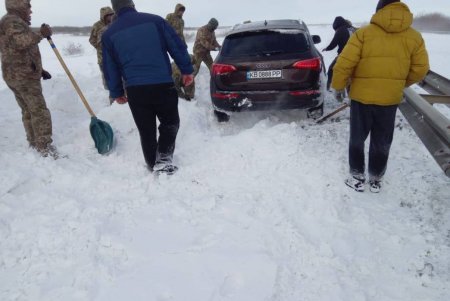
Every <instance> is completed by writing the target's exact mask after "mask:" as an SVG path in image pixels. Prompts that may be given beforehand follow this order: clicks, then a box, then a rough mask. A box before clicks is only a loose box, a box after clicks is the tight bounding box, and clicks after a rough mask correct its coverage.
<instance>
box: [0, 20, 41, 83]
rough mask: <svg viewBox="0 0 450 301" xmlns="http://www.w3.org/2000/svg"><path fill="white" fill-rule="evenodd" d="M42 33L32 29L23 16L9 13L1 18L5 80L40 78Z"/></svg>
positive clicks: (0, 38) (0, 27)
mask: <svg viewBox="0 0 450 301" xmlns="http://www.w3.org/2000/svg"><path fill="white" fill-rule="evenodd" d="M42 39H43V37H42V36H41V35H40V34H37V33H35V32H33V31H31V28H30V26H29V25H28V23H27V22H25V21H24V20H23V19H22V18H21V17H19V16H18V15H16V14H14V13H8V14H6V15H5V16H3V18H2V19H1V20H0V52H1V57H2V59H1V60H2V72H3V78H4V79H5V81H15V80H19V81H20V80H29V79H40V78H41V76H42V60H41V53H40V52H39V46H38V44H39V42H40V41H41V40H42Z"/></svg>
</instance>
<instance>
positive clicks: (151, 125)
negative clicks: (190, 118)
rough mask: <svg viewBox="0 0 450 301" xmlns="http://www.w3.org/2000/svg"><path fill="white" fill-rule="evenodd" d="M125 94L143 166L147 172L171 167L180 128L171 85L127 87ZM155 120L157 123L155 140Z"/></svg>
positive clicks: (176, 99)
mask: <svg viewBox="0 0 450 301" xmlns="http://www.w3.org/2000/svg"><path fill="white" fill-rule="evenodd" d="M127 93H128V103H129V105H130V109H131V113H132V114H133V118H134V121H135V122H136V126H137V128H138V130H139V135H140V137H141V144H142V151H143V152H144V158H145V162H146V163H147V165H148V166H149V167H150V168H153V167H154V166H155V165H156V164H170V163H172V157H173V153H174V151H175V140H176V138H177V133H178V129H179V127H180V116H179V115H178V95H177V91H176V90H175V88H174V86H173V84H160V85H143V86H134V87H128V88H127ZM156 118H158V120H159V122H160V125H159V127H158V129H159V139H157V133H156Z"/></svg>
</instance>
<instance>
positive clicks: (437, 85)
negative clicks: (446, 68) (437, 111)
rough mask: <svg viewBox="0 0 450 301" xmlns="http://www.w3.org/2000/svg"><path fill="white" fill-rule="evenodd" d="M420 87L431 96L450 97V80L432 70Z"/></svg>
mask: <svg viewBox="0 0 450 301" xmlns="http://www.w3.org/2000/svg"><path fill="white" fill-rule="evenodd" d="M419 85H420V86H421V87H422V88H423V89H424V90H426V91H427V92H429V93H430V94H434V95H447V96H450V80H449V79H447V78H445V77H443V76H442V75H439V74H437V73H436V72H434V71H431V70H430V71H429V72H428V74H427V76H426V77H425V79H424V80H423V81H422V82H421V83H420V84H419Z"/></svg>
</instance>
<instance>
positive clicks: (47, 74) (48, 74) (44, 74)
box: [41, 70, 52, 80]
mask: <svg viewBox="0 0 450 301" xmlns="http://www.w3.org/2000/svg"><path fill="white" fill-rule="evenodd" d="M41 75H42V79H43V80H47V79H51V78H52V75H51V74H50V73H49V72H48V71H45V70H42V73H41Z"/></svg>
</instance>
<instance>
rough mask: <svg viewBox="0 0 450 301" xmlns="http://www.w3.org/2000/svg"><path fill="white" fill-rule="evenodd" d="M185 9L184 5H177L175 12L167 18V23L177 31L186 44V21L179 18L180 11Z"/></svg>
mask: <svg viewBox="0 0 450 301" xmlns="http://www.w3.org/2000/svg"><path fill="white" fill-rule="evenodd" d="M182 8H184V6H183V5H182V4H177V6H176V7H175V12H173V13H171V14H168V15H167V17H166V20H167V22H168V23H169V24H170V25H171V26H172V27H173V29H175V32H176V33H177V35H178V36H179V37H180V39H181V40H182V41H183V42H184V43H185V44H186V40H185V38H184V20H183V18H182V17H179V16H178V11H179V10H180V9H182Z"/></svg>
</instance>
